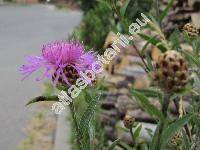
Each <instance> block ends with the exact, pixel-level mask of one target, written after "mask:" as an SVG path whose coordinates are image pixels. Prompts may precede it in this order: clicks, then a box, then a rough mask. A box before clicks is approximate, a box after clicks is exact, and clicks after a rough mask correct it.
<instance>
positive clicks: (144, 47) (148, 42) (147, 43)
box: [141, 35, 156, 55]
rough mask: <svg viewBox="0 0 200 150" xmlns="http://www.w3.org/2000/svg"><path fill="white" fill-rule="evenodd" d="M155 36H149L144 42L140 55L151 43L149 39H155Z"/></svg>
mask: <svg viewBox="0 0 200 150" xmlns="http://www.w3.org/2000/svg"><path fill="white" fill-rule="evenodd" d="M155 38H156V35H155V36H153V37H151V38H150V39H149V40H148V41H147V42H146V44H145V45H144V46H143V48H142V50H141V54H142V55H144V52H145V50H146V48H147V46H148V45H149V44H150V43H151V40H153V39H155Z"/></svg>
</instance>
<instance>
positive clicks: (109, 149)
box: [108, 139, 120, 150]
mask: <svg viewBox="0 0 200 150" xmlns="http://www.w3.org/2000/svg"><path fill="white" fill-rule="evenodd" d="M119 142H120V139H116V140H115V141H114V142H113V143H112V144H111V145H110V146H109V148H108V150H113V149H114V148H115V146H117V145H118V144H119Z"/></svg>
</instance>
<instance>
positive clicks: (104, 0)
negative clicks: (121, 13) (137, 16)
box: [96, 0, 112, 10]
mask: <svg viewBox="0 0 200 150" xmlns="http://www.w3.org/2000/svg"><path fill="white" fill-rule="evenodd" d="M96 1H98V2H99V3H102V4H104V5H105V6H106V7H107V8H109V9H110V10H112V7H111V6H110V4H109V3H108V2H107V1H106V0H96Z"/></svg>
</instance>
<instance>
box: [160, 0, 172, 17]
mask: <svg viewBox="0 0 200 150" xmlns="http://www.w3.org/2000/svg"><path fill="white" fill-rule="evenodd" d="M173 2H174V0H170V1H169V3H168V5H167V7H166V8H165V9H164V11H163V12H162V14H161V15H160V21H162V20H163V19H164V18H165V16H166V15H167V14H168V12H169V10H170V8H171V7H172V6H173Z"/></svg>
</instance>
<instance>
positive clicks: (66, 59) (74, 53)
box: [20, 41, 96, 85]
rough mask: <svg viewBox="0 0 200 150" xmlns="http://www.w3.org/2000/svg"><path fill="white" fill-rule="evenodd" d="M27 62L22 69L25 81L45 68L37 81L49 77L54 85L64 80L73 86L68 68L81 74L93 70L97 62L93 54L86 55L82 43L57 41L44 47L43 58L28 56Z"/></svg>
mask: <svg viewBox="0 0 200 150" xmlns="http://www.w3.org/2000/svg"><path fill="white" fill-rule="evenodd" d="M26 60H27V62H28V64H27V65H23V66H21V68H20V72H21V73H22V75H23V79H25V78H26V77H28V76H29V75H31V74H32V73H33V72H35V71H36V70H39V69H40V68H44V69H45V71H44V73H43V75H42V76H41V77H40V78H36V80H42V79H43V78H45V77H48V78H51V79H53V81H54V84H56V83H57V82H58V81H59V80H62V81H64V82H65V83H67V84H68V85H71V83H70V82H69V75H68V73H69V72H70V70H68V68H72V70H73V72H74V70H75V72H76V73H77V74H79V73H80V71H85V70H87V69H91V65H92V63H93V62H95V61H96V58H95V55H94V53H93V52H87V53H85V52H84V46H83V45H82V44H81V43H80V42H77V41H56V42H51V43H48V44H46V45H44V46H43V47H42V55H41V56H27V57H26Z"/></svg>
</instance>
